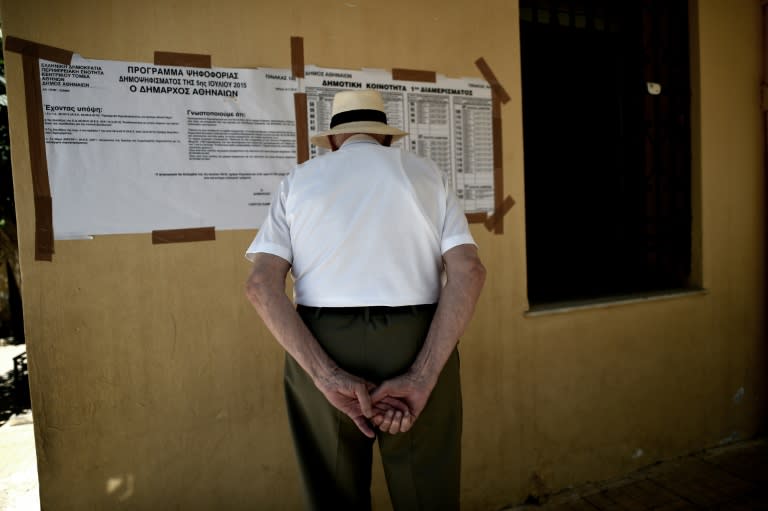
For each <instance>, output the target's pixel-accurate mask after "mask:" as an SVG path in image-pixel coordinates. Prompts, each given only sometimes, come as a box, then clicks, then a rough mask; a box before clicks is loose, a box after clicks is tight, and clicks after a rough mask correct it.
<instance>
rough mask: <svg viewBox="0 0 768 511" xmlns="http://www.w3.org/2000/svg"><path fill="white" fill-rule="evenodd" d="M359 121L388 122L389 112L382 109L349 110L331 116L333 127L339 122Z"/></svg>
mask: <svg viewBox="0 0 768 511" xmlns="http://www.w3.org/2000/svg"><path fill="white" fill-rule="evenodd" d="M357 121H374V122H381V123H384V124H387V114H385V113H384V112H382V111H381V110H367V109H360V110H347V111H346V112H339V113H337V114H336V115H334V116H333V117H331V128H335V127H336V126H338V125H339V124H346V123H348V122H357Z"/></svg>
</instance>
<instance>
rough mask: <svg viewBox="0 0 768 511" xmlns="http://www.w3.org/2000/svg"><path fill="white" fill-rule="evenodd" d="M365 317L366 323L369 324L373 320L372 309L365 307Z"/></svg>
mask: <svg viewBox="0 0 768 511" xmlns="http://www.w3.org/2000/svg"><path fill="white" fill-rule="evenodd" d="M363 317H364V318H365V322H366V323H368V322H369V321H370V320H371V308H370V307H363Z"/></svg>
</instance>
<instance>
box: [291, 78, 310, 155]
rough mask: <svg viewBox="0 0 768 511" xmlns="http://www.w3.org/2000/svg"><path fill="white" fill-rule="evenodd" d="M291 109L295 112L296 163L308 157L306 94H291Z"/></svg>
mask: <svg viewBox="0 0 768 511" xmlns="http://www.w3.org/2000/svg"><path fill="white" fill-rule="evenodd" d="M293 109H294V111H295V112H296V163H304V162H305V161H307V160H308V159H309V127H308V126H307V94H306V93H305V92H295V93H294V94H293Z"/></svg>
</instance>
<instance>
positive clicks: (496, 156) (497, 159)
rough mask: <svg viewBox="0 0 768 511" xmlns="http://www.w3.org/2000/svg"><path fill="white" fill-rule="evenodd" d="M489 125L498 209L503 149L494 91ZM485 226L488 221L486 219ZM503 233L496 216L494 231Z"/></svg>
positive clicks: (496, 207)
mask: <svg viewBox="0 0 768 511" xmlns="http://www.w3.org/2000/svg"><path fill="white" fill-rule="evenodd" d="M491 116H492V122H491V127H492V130H493V209H494V211H499V209H501V207H502V202H503V200H504V162H503V158H504V151H502V140H503V137H502V136H501V101H500V99H499V96H498V94H496V93H495V91H494V92H493V93H492V94H491ZM485 225H486V227H487V226H488V222H487V221H486V224H485ZM493 232H495V233H496V234H504V217H503V215H502V216H500V217H496V220H495V221H494V231H493Z"/></svg>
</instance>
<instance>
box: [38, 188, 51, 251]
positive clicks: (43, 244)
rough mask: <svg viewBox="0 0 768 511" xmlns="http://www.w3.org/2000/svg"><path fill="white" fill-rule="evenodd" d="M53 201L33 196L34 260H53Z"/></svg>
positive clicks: (48, 198)
mask: <svg viewBox="0 0 768 511" xmlns="http://www.w3.org/2000/svg"><path fill="white" fill-rule="evenodd" d="M53 253H54V250H53V203H52V202H51V198H50V197H35V261H53Z"/></svg>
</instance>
